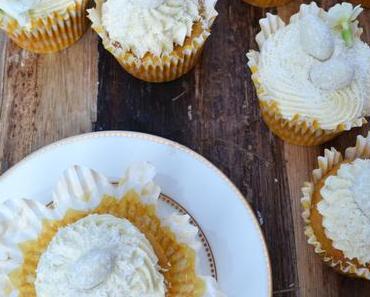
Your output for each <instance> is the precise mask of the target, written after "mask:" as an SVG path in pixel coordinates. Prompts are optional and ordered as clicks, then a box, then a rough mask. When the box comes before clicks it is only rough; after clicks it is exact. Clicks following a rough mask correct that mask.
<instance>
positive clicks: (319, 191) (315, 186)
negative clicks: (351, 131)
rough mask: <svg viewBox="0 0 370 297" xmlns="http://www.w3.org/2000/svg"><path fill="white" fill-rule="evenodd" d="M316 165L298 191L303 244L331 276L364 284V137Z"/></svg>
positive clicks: (368, 174) (367, 271)
mask: <svg viewBox="0 0 370 297" xmlns="http://www.w3.org/2000/svg"><path fill="white" fill-rule="evenodd" d="M318 163H319V164H318V165H319V168H318V169H316V170H314V171H313V181H312V182H309V183H305V185H304V187H303V189H302V191H303V195H304V196H303V198H302V206H303V210H304V212H303V218H304V220H305V223H306V226H305V234H306V236H307V237H308V242H309V243H310V244H312V245H313V246H314V247H315V252H316V253H317V254H319V255H320V256H321V257H322V259H323V260H324V262H326V263H327V264H328V265H330V266H331V267H333V268H334V269H336V270H337V271H339V272H341V273H343V274H346V275H349V276H353V277H360V278H365V279H369V280H370V134H369V135H368V136H367V137H366V138H365V137H362V136H358V138H357V143H356V146H355V147H351V148H348V149H347V150H346V152H345V156H344V158H343V156H342V154H341V153H339V152H337V151H336V150H335V149H334V148H332V149H331V150H326V151H325V155H324V156H321V157H319V158H318Z"/></svg>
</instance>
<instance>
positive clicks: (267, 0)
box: [243, 0, 293, 7]
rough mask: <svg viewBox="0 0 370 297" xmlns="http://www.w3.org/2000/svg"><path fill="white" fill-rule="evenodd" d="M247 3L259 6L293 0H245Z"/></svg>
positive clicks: (285, 2)
mask: <svg viewBox="0 0 370 297" xmlns="http://www.w3.org/2000/svg"><path fill="white" fill-rule="evenodd" d="M243 1H244V2H245V3H248V4H251V5H254V6H259V7H274V6H281V5H285V4H288V3H289V2H292V1H293V0H243Z"/></svg>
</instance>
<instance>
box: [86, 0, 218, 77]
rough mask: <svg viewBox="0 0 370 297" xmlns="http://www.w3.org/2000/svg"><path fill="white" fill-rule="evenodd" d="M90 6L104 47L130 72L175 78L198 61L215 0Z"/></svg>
mask: <svg viewBox="0 0 370 297" xmlns="http://www.w3.org/2000/svg"><path fill="white" fill-rule="evenodd" d="M95 3H96V8H95V9H91V10H89V18H90V19H91V21H92V23H93V25H92V26H93V28H94V30H95V31H96V32H97V33H98V34H99V35H100V37H101V38H102V40H103V45H104V47H105V48H106V49H107V50H108V51H109V52H111V53H112V54H113V56H114V57H115V58H116V59H117V60H118V62H119V63H120V64H121V65H122V67H123V68H124V69H126V71H127V72H129V73H130V74H132V75H133V76H135V77H137V78H139V79H142V80H145V81H148V82H166V81H171V80H174V79H176V78H179V77H180V76H182V75H184V74H185V73H187V72H188V71H190V70H191V69H192V68H193V67H194V65H195V64H196V62H197V60H198V58H199V56H200V54H201V52H202V49H203V46H204V43H205V41H206V40H207V38H208V36H209V35H210V30H211V26H212V23H213V21H214V19H215V18H216V16H217V12H216V10H215V8H214V7H215V4H216V0H205V1H201V0H154V1H153V0H106V1H104V0H96V1H95Z"/></svg>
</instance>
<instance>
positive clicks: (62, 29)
mask: <svg viewBox="0 0 370 297" xmlns="http://www.w3.org/2000/svg"><path fill="white" fill-rule="evenodd" d="M90 2H91V1H90V0H17V1H14V0H0V28H1V29H2V30H4V31H5V32H6V33H7V34H8V36H9V37H10V38H11V39H12V40H13V41H14V42H15V43H16V44H17V45H19V46H20V47H22V48H24V49H26V50H29V51H32V52H35V53H52V52H56V51H60V50H62V49H64V48H67V47H69V46H70V45H72V44H74V43H75V42H76V41H77V40H78V39H80V37H81V36H82V35H83V34H84V33H85V31H86V30H87V28H88V23H89V22H88V20H87V18H86V8H87V7H88V5H89V3H90Z"/></svg>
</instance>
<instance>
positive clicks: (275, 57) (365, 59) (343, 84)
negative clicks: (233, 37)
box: [247, 2, 370, 146]
mask: <svg viewBox="0 0 370 297" xmlns="http://www.w3.org/2000/svg"><path fill="white" fill-rule="evenodd" d="M361 11H362V9H361V8H360V7H359V6H358V7H356V8H353V6H352V5H351V4H349V3H343V4H337V5H336V6H334V7H332V8H331V9H330V10H329V11H328V12H326V11H324V10H323V9H320V8H318V7H317V5H316V3H314V2H312V3H311V4H310V5H304V4H303V5H301V7H300V11H299V13H297V14H295V15H293V16H292V17H291V19H290V22H289V24H287V25H286V24H285V23H284V22H283V21H282V20H281V19H280V18H279V17H278V16H274V15H271V14H268V15H267V18H265V19H262V20H261V21H260V25H261V32H260V33H259V34H258V35H257V37H256V40H257V43H258V46H259V48H260V51H259V52H257V51H254V50H251V51H250V52H249V53H248V55H247V56H248V59H249V63H248V65H249V67H250V69H251V71H252V79H253V82H254V84H255V86H256V89H257V95H258V98H259V103H260V107H261V111H262V116H263V118H264V120H265V122H266V124H267V126H269V128H270V129H271V130H272V132H273V133H275V134H276V135H278V136H279V137H280V138H282V139H283V140H285V141H287V142H290V143H293V144H298V145H306V146H309V145H317V144H321V143H324V142H326V141H328V140H330V139H332V138H334V137H335V136H337V135H338V134H339V133H341V132H343V131H346V130H350V129H351V128H353V127H359V126H362V125H363V124H364V123H366V120H365V118H364V117H365V116H368V115H369V114H370V108H369V102H368V100H369V98H370V87H369V86H370V48H369V46H368V45H367V44H366V43H364V42H363V41H361V39H360V35H361V33H362V29H360V28H359V27H358V22H357V21H356V18H357V16H358V15H359V14H360V13H361Z"/></svg>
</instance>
